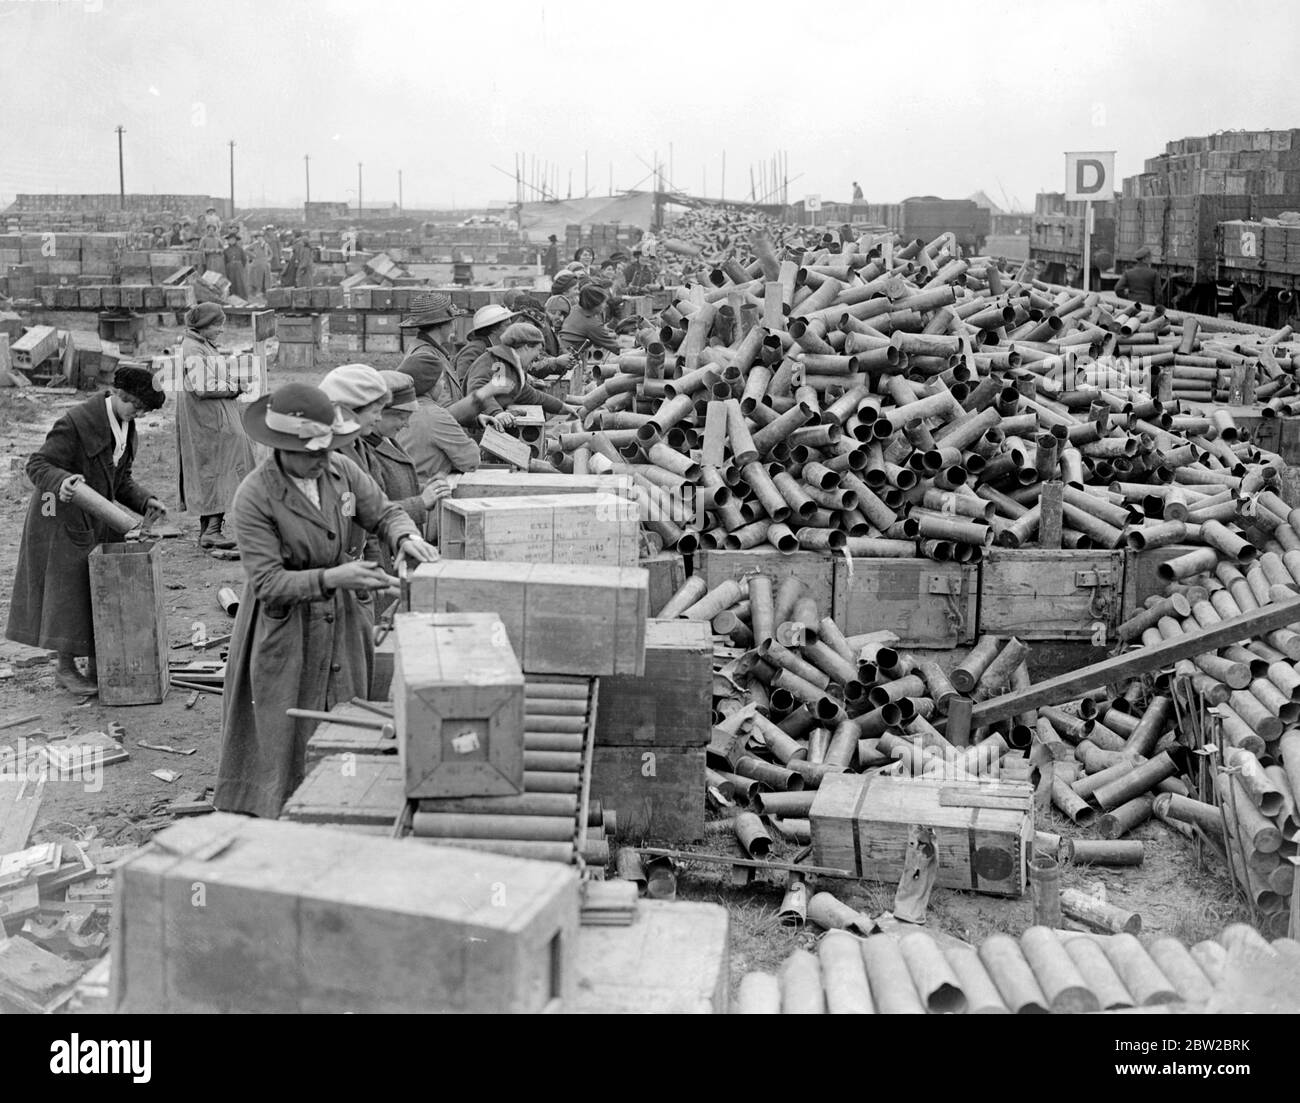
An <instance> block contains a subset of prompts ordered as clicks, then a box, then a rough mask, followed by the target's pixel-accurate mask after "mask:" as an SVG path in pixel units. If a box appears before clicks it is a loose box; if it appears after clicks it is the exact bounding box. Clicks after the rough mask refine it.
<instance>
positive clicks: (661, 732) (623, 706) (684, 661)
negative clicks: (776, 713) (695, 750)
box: [596, 620, 713, 747]
mask: <svg viewBox="0 0 1300 1103" xmlns="http://www.w3.org/2000/svg"><path fill="white" fill-rule="evenodd" d="M712 707H713V634H712V629H711V628H710V626H709V624H708V622H707V621H702V620H648V621H646V626H645V673H644V674H642V675H641V676H640V677H636V676H632V675H626V674H624V675H615V676H613V677H607V678H602V679H601V682H600V708H599V709H597V710H596V745H597V746H601V745H608V746H635V747H646V746H651V747H702V746H704V745H705V744H706V743H708V741H709V733H710V732H711V731H712V723H711V720H710V717H711V715H712Z"/></svg>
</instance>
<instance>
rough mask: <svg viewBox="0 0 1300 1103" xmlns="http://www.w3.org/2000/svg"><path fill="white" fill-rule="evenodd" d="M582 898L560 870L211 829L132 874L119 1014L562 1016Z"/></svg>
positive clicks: (180, 833) (120, 948) (317, 836)
mask: <svg viewBox="0 0 1300 1103" xmlns="http://www.w3.org/2000/svg"><path fill="white" fill-rule="evenodd" d="M196 886H197V887H196ZM200 889H202V890H203V892H204V899H203V902H202V903H203V906H201V907H199V906H195V893H196V892H197V891H199V890H200ZM579 891H580V889H579V881H578V875H577V873H576V872H575V871H574V870H573V869H571V868H569V867H567V866H563V865H560V864H558V863H554V862H533V861H526V860H521V859H517V858H508V857H504V856H502V855H498V854H488V853H483V852H480V851H470V850H458V849H452V848H449V847H438V846H411V845H410V844H408V843H405V842H400V841H397V840H393V839H378V838H366V837H364V836H360V835H353V834H347V833H344V832H336V831H321V830H319V829H317V828H313V827H309V826H305V825H301V824H294V823H283V822H276V821H269V820H258V819H248V818H245V817H242V816H234V815H226V814H223V813H220V812H218V813H214V814H212V815H209V816H201V817H196V818H194V819H189V820H184V821H182V822H180V823H177V824H175V825H173V826H172V827H169V828H167V829H166V830H165V831H163V832H162V833H160V834H159V835H157V836H155V838H154V840H153V842H152V843H151V844H150V845H149V846H148V847H147V848H146V849H145V850H144V851H142V852H141V853H140V854H139V855H137V856H136V857H134V858H132V859H131V860H130V861H128V862H127V863H126V864H125V865H124V866H122V867H121V868H120V869H119V871H118V874H117V881H116V887H115V893H114V895H115V904H114V912H115V915H116V916H117V917H118V920H119V924H120V929H119V931H118V934H117V937H115V938H114V939H113V966H112V984H113V1005H114V1006H115V1008H116V1009H117V1010H118V1011H119V1012H162V1013H172V1014H175V1013H183V1012H197V1013H220V1012H226V1013H233V1012H289V1013H346V1012H389V1013H404V1014H418V1013H425V1012H471V1013H487V1014H500V1013H528V1012H541V1011H547V1010H559V1008H560V1007H562V1006H563V1005H564V1003H565V1002H566V1001H568V1000H569V999H571V998H572V996H573V994H574V993H573V981H574V976H573V968H572V957H573V951H574V944H575V940H576V938H577V930H578V912H579Z"/></svg>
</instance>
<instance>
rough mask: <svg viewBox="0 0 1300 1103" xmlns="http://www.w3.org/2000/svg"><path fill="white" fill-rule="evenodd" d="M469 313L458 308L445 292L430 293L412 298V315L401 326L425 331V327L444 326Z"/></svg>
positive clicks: (406, 317) (408, 315)
mask: <svg viewBox="0 0 1300 1103" xmlns="http://www.w3.org/2000/svg"><path fill="white" fill-rule="evenodd" d="M468 313H469V311H467V310H461V308H460V307H458V306H456V305H455V304H454V303H453V302H452V301H451V296H450V295H448V294H447V293H446V292H445V291H430V292H428V293H426V294H423V295H412V296H411V303H410V313H409V314H406V315H405V316H404V317H403V318H402V320H401V322H400V323H399V325H400V327H401V328H402V329H423V328H424V327H425V326H440V325H443V324H444V323H446V322H450V321H453V320H454V319H456V318H460V317H463V316H464V315H466V314H468Z"/></svg>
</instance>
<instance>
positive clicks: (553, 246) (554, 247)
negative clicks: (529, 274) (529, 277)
mask: <svg viewBox="0 0 1300 1103" xmlns="http://www.w3.org/2000/svg"><path fill="white" fill-rule="evenodd" d="M546 240H547V241H548V242H550V244H549V245H547V247H546V254H545V255H544V256H543V257H542V271H543V272H545V273H546V274H547V275H548V276H552V277H553V276H554V275H555V273H556V272H558V271H559V270H560V249H559V239H558V238H557V237H556V236H555V235H554V234H551V236H550V237H548V238H547V239H546Z"/></svg>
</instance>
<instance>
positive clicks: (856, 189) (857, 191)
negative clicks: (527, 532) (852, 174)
mask: <svg viewBox="0 0 1300 1103" xmlns="http://www.w3.org/2000/svg"><path fill="white" fill-rule="evenodd" d="M853 202H854V203H861V202H862V188H861V186H860V185H859V184H858V182H857V181H856V180H854V181H853Z"/></svg>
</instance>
